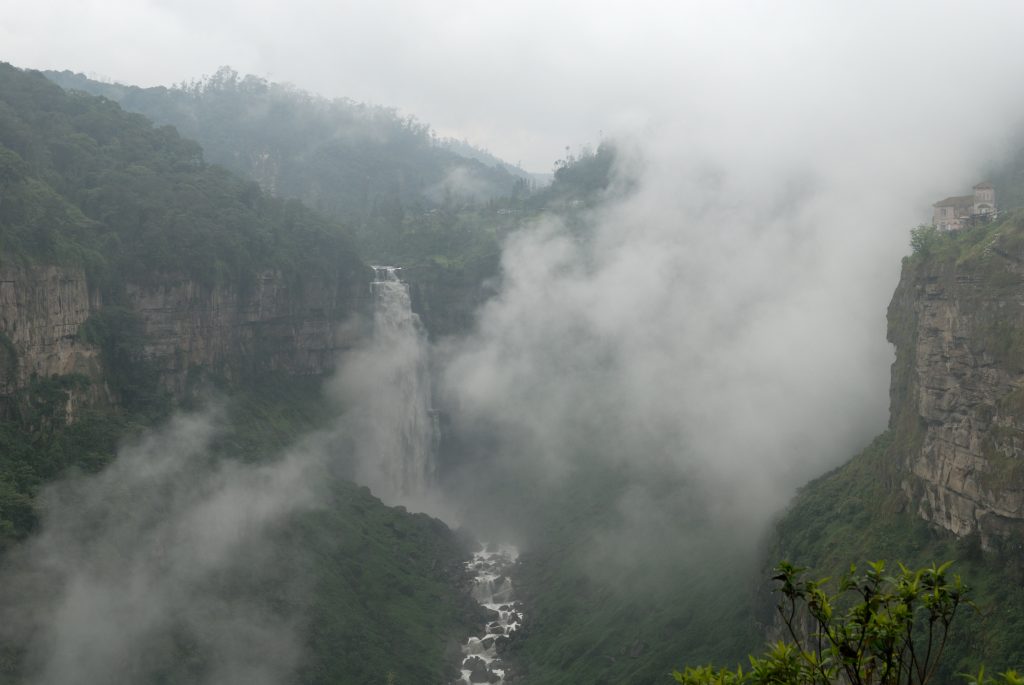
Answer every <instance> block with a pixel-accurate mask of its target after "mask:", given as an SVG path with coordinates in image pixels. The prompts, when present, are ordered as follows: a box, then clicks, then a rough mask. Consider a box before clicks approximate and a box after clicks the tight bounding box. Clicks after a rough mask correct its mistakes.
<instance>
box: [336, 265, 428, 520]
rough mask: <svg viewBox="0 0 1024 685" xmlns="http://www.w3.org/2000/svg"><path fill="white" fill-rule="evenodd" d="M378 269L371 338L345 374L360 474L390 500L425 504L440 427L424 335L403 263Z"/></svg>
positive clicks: (343, 383)
mask: <svg viewBox="0 0 1024 685" xmlns="http://www.w3.org/2000/svg"><path fill="white" fill-rule="evenodd" d="M373 272H374V279H373V282H371V283H370V294H371V296H372V298H373V338H372V341H371V343H370V345H368V346H367V347H366V348H365V349H363V350H360V351H359V352H358V353H356V354H354V355H351V356H350V357H349V358H348V359H346V361H345V364H344V368H343V371H342V374H341V390H342V394H343V397H344V398H345V400H346V401H347V403H349V405H350V410H351V411H350V415H349V424H348V426H349V431H350V438H351V439H352V442H353V444H354V450H355V456H356V465H357V467H356V468H357V473H356V480H358V481H359V482H360V483H363V484H365V485H368V486H369V487H370V489H371V490H372V491H373V492H374V494H375V495H377V496H378V497H380V498H381V499H382V500H384V501H385V502H387V503H388V504H403V505H406V506H411V507H414V508H419V509H422V508H423V506H424V505H423V501H424V498H425V497H426V495H427V490H428V488H429V486H430V485H431V480H432V476H433V470H434V452H435V449H436V434H437V429H436V425H435V422H436V418H435V416H434V413H433V411H432V410H431V390H430V370H429V368H428V347H427V340H426V336H425V334H424V331H423V326H422V324H421V323H420V319H419V317H418V316H417V315H416V314H415V313H414V312H413V311H412V306H411V301H410V298H409V286H408V285H407V284H406V283H404V282H403V281H402V280H401V279H400V278H399V276H398V272H399V269H398V268H397V267H393V266H375V267H373Z"/></svg>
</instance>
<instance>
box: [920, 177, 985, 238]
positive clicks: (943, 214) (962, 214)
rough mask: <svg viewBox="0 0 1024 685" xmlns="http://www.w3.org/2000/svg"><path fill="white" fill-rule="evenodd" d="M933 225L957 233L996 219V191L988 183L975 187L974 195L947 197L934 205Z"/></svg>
mask: <svg viewBox="0 0 1024 685" xmlns="http://www.w3.org/2000/svg"><path fill="white" fill-rule="evenodd" d="M932 207H933V208H934V210H933V212H932V225H933V226H935V227H936V228H938V229H941V230H943V231H957V230H960V229H961V228H964V227H965V226H970V225H972V224H974V223H976V222H978V221H979V220H980V221H988V220H989V219H992V218H995V216H996V214H997V211H996V191H995V189H994V188H993V187H992V184H991V183H989V182H988V181H982V182H981V183H979V184H978V185H976V186H974V195H956V196H953V197H947V198H946V199H945V200H940V201H939V202H936V203H935V204H933V205H932Z"/></svg>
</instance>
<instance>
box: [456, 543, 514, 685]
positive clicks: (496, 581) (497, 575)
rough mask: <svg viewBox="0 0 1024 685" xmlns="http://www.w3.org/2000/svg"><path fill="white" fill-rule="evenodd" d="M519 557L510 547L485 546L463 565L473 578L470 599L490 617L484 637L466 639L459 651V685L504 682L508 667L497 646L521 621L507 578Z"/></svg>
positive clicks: (510, 582) (509, 579)
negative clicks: (460, 674) (460, 662)
mask: <svg viewBox="0 0 1024 685" xmlns="http://www.w3.org/2000/svg"><path fill="white" fill-rule="evenodd" d="M518 555H519V552H518V550H516V548H515V547H512V546H510V545H497V546H496V545H484V546H483V548H482V549H480V551H478V552H475V553H474V554H473V558H472V559H471V560H470V561H467V562H466V567H467V568H468V569H469V570H470V571H471V572H472V573H473V577H474V585H473V599H475V600H476V601H478V602H480V604H481V605H482V606H484V607H486V608H487V609H488V610H490V612H491V616H492V618H491V619H490V620H489V621H488V623H487V626H486V628H485V632H484V634H483V635H481V636H479V637H471V638H469V640H467V641H466V644H465V646H463V648H462V653H463V654H465V655H466V657H465V659H464V660H463V662H462V680H461V681H460V683H461V684H465V683H504V682H505V673H506V671H507V668H506V667H505V665H504V664H503V663H502V661H501V659H500V658H499V656H498V652H499V644H500V642H501V641H502V640H507V639H508V637H509V636H510V635H512V633H514V632H515V631H516V630H518V629H519V627H520V626H521V625H522V622H523V612H522V604H521V603H519V602H517V601H516V600H515V597H514V594H513V588H512V579H511V578H509V576H508V573H509V571H510V569H511V567H512V565H513V564H514V563H515V560H516V557H517V556H518ZM481 662H482V663H481ZM474 666H475V668H474Z"/></svg>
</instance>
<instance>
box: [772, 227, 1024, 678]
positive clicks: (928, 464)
mask: <svg viewBox="0 0 1024 685" xmlns="http://www.w3.org/2000/svg"><path fill="white" fill-rule="evenodd" d="M918 230H919V231H920V232H919V233H918V238H919V240H918V241H917V243H918V247H919V249H918V250H917V252H916V253H915V254H914V255H913V256H911V257H909V258H907V259H905V260H904V264H903V273H902V277H901V279H900V284H899V286H898V287H897V289H896V292H895V295H894V297H893V300H892V304H891V305H890V307H889V315H888V317H889V339H890V341H891V342H893V343H894V344H895V345H896V361H895V363H894V364H893V368H892V384H891V391H890V394H891V400H892V402H891V414H890V425H889V430H888V431H887V432H886V433H885V434H884V435H882V436H881V437H879V438H878V439H877V440H876V441H875V442H874V443H873V444H872V445H871V446H870V447H868V448H867V449H866V450H865V451H864V452H863V453H862V454H860V455H858V456H856V457H855V458H854V459H853V460H852V461H851V462H849V463H848V464H846V465H845V466H843V467H841V468H840V469H837V470H836V471H835V472H833V473H830V474H827V475H825V476H823V477H821V478H819V479H817V480H815V481H813V482H811V483H809V484H808V485H806V486H805V487H804V488H803V489H802V490H801V492H800V494H799V495H798V496H797V497H796V499H795V501H794V503H793V504H792V506H791V507H790V509H789V510H788V511H787V512H786V513H785V515H784V516H783V517H782V518H781V520H780V521H779V523H778V526H777V533H778V537H777V539H776V541H775V543H774V546H773V548H772V549H771V551H770V552H769V557H768V558H769V560H770V561H771V562H774V561H777V560H779V559H789V560H792V561H794V562H795V563H798V564H801V565H806V566H810V567H812V568H813V569H814V570H815V571H816V572H819V573H821V574H822V575H832V576H835V575H837V574H839V573H841V572H842V571H843V570H844V569H846V568H848V567H849V565H850V564H851V563H863V562H864V561H865V560H872V559H880V558H884V559H889V560H891V561H896V560H900V561H903V562H904V563H906V564H908V565H911V566H913V565H921V564H927V563H931V562H933V561H943V560H947V559H953V560H956V562H957V570H958V572H960V573H961V574H962V575H963V576H964V578H965V579H966V581H967V582H968V584H970V585H973V586H974V587H975V588H976V599H977V601H978V605H979V609H980V612H979V613H976V614H974V613H972V614H970V615H968V616H965V617H964V619H963V621H962V623H961V624H960V625H959V627H958V629H957V632H956V635H955V639H954V641H953V642H952V643H951V646H950V655H949V658H948V659H947V660H946V665H945V668H946V672H945V674H944V677H945V678H947V679H952V678H953V674H955V673H957V672H967V671H970V670H971V669H972V668H975V669H976V667H977V666H978V665H979V664H980V663H987V664H988V665H989V667H990V668H998V669H1003V668H1007V667H1010V668H1020V666H1021V665H1022V664H1024V647H1022V643H1021V641H1020V639H1019V636H1020V635H1021V632H1022V630H1024V585H1022V581H1024V511H1022V510H1021V505H1020V499H1021V492H1022V488H1024V469H1022V468H1021V464H1022V458H1024V454H1022V453H1021V449H1022V445H1024V443H1022V442H1021V437H1022V433H1021V427H1022V426H1021V411H1022V409H1021V404H1020V400H1019V396H1020V392H1021V390H1020V388H1021V384H1022V382H1024V365H1022V362H1024V316H1022V311H1024V310H1022V309H1021V301H1022V299H1024V270H1022V268H1021V259H1022V257H1024V252H1022V249H1024V216H1022V215H1021V214H1020V213H1016V214H1012V215H1010V216H1008V217H1007V218H1005V219H1003V220H1001V221H999V222H997V223H995V224H991V225H986V226H981V227H976V228H973V229H968V230H965V231H963V232H961V233H960V234H956V235H954V234H941V233H937V232H934V231H933V230H931V229H918ZM764 618H765V620H766V621H769V622H770V621H771V614H770V613H767V614H765V616H764Z"/></svg>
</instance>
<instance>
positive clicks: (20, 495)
mask: <svg viewBox="0 0 1024 685" xmlns="http://www.w3.org/2000/svg"><path fill="white" fill-rule="evenodd" d="M0 250H2V252H0V409H2V411H0V560H2V561H4V562H5V563H4V564H0V566H5V567H6V564H7V563H8V562H9V563H15V561H16V560H17V559H18V558H19V557H20V555H21V554H22V552H23V550H28V549H32V544H33V541H35V540H38V539H39V538H40V536H41V535H44V534H52V533H53V529H52V527H51V528H50V529H49V530H47V529H44V530H42V531H40V530H39V522H40V520H41V518H42V519H44V520H45V515H46V513H47V511H48V510H52V508H53V507H52V506H50V507H47V508H46V509H45V510H44V509H42V508H41V507H40V504H39V500H38V497H39V496H40V494H41V493H44V492H46V489H47V487H50V486H53V484H54V483H70V485H67V486H66V487H69V488H75V487H79V486H78V485H76V484H78V483H83V484H86V485H87V484H88V483H89V482H91V480H90V479H93V478H99V477H101V476H102V475H103V474H104V473H106V472H107V469H108V467H109V465H110V464H111V462H112V461H113V460H114V459H115V457H116V455H117V454H118V453H119V451H122V450H123V445H125V444H126V441H128V442H131V441H133V440H135V441H137V440H138V438H139V436H141V435H148V431H149V430H150V429H151V428H152V427H153V426H159V425H162V424H163V423H164V421H165V420H166V418H167V417H168V415H169V414H170V413H171V412H172V411H173V410H175V409H177V408H181V407H187V408H193V409H196V410H202V408H203V407H205V406H207V399H206V398H207V397H208V396H209V395H210V394H216V395H217V396H219V398H220V399H219V400H218V401H217V402H216V404H221V405H223V407H224V409H223V411H224V415H225V418H224V420H223V421H224V426H223V428H222V430H221V432H220V433H219V434H218V435H217V437H216V439H215V440H213V441H212V442H211V443H210V445H209V446H208V450H206V451H204V452H203V453H201V454H200V455H198V458H199V459H200V462H201V463H203V464H217V463H223V464H226V465H228V466H226V468H228V469H231V468H236V469H242V468H244V467H245V465H246V464H253V463H256V464H274V463H276V462H277V460H279V459H280V458H281V454H282V452H283V451H284V450H285V449H286V448H287V447H288V446H289V445H291V444H293V443H294V442H295V440H296V439H297V438H298V436H301V435H304V434H307V433H309V432H310V431H314V430H318V429H324V428H331V429H332V430H336V428H333V427H332V419H334V418H335V412H336V411H338V410H339V407H337V406H335V405H332V404H331V403H330V402H328V401H325V399H324V397H323V395H322V392H321V387H320V386H321V383H322V380H323V378H324V375H325V374H326V373H328V372H329V371H330V370H331V369H332V368H333V366H334V364H335V361H336V358H337V355H338V353H339V352H342V351H344V350H346V349H348V348H349V347H351V346H352V345H354V344H357V343H361V342H363V341H364V336H365V333H366V327H365V318H366V317H365V316H363V314H365V313H366V311H367V308H368V305H369V300H368V287H367V284H368V283H369V280H370V277H371V273H372V272H371V271H370V270H369V269H368V267H366V266H365V265H364V264H363V263H362V261H361V260H360V259H359V257H358V255H357V254H356V252H355V249H354V248H353V246H352V240H351V238H350V237H349V236H348V235H347V233H346V232H345V231H344V230H343V229H342V228H341V227H339V226H338V225H337V224H336V223H334V222H332V221H329V220H326V219H324V218H322V217H320V216H319V215H317V214H315V213H314V212H312V211H311V210H308V209H306V208H305V207H303V206H302V205H301V204H300V203H298V202H295V201H283V200H278V199H274V198H271V197H270V196H268V195H267V194H265V193H263V192H262V191H261V190H260V189H259V187H258V186H257V185H256V184H255V183H252V182H249V181H245V180H243V179H240V178H238V177H236V176H234V175H233V174H231V173H230V172H227V171H226V170H224V169H222V168H219V167H214V166H210V165H207V164H206V163H205V162H204V161H203V158H202V154H201V151H200V148H199V146H198V145H197V144H196V143H193V142H191V141H188V140H185V139H182V138H181V137H179V136H178V135H177V133H176V132H175V131H174V130H173V129H170V128H168V127H164V128H158V127H155V126H154V125H153V124H151V123H150V122H149V121H147V120H146V119H144V118H143V117H141V116H139V115H133V114H127V113H125V112H124V111H122V110H121V109H120V108H119V107H118V106H117V105H116V104H114V103H112V102H110V101H108V100H104V99H102V98H96V97H92V96H87V95H84V94H80V93H78V94H68V93H65V92H64V91H62V90H61V89H60V88H58V87H57V86H55V85H53V84H52V83H50V82H48V81H47V80H46V79H44V78H43V77H42V76H41V75H40V74H38V73H33V72H23V71H20V70H18V69H15V68H13V67H11V66H9V65H0ZM360 318H362V319H363V320H364V323H363V324H359V323H358V321H359V320H360ZM347 321H355V322H356V323H355V324H354V325H348V326H345V325H341V324H343V323H344V322H347ZM213 388H216V391H215V393H211V389H213ZM340 409H343V407H342V408H340ZM324 449H326V448H324ZM342 467H343V465H341V466H339V467H338V468H339V470H341V471H344V468H342ZM86 485H83V486H82V487H86ZM115 485H116V484H115ZM323 485H324V488H325V489H326V490H328V491H329V495H325V497H324V502H323V504H322V506H319V507H317V508H314V509H311V510H306V509H299V510H296V511H295V512H294V513H293V514H292V515H290V516H289V517H287V518H285V519H282V520H281V521H278V522H277V524H276V525H275V527H274V528H273V530H272V531H271V533H272V535H270V537H269V538H267V540H266V541H267V544H266V545H261V547H260V549H259V550H253V554H252V555H247V556H242V557H240V558H238V559H234V560H232V563H231V564H229V565H228V566H226V567H224V568H223V569H220V570H219V571H218V573H217V574H215V575H214V576H211V577H210V578H208V579H206V580H204V583H205V584H204V586H203V587H204V592H209V593H211V594H210V596H211V597H212V600H211V602H212V605H214V606H221V605H222V604H223V605H224V606H228V605H231V604H232V603H233V602H236V603H239V604H240V605H241V606H244V607H252V609H253V611H255V612H256V615H258V616H264V617H265V616H276V615H282V616H286V617H288V618H290V619H295V621H296V624H295V625H289V626H287V627H289V628H295V627H296V626H298V628H299V630H298V636H299V637H298V647H299V651H300V653H301V656H300V658H299V660H298V661H297V663H296V666H295V669H294V673H293V675H294V677H295V679H296V681H297V682H352V683H380V682H386V681H387V679H388V678H389V677H392V678H394V679H395V680H396V682H444V681H446V680H447V678H448V677H449V675H450V674H451V673H453V671H452V669H453V668H454V667H455V664H456V663H457V658H458V654H457V649H454V647H453V645H454V644H456V643H457V641H458V640H459V639H461V638H462V637H464V636H465V635H466V634H468V633H469V631H470V628H471V624H472V627H475V624H476V622H477V621H479V619H480V617H479V616H478V615H477V607H476V605H475V603H474V602H473V601H472V600H471V598H470V597H469V595H468V593H467V592H466V587H465V583H466V578H465V576H464V573H463V569H462V562H463V561H464V559H465V557H466V556H468V551H467V550H466V548H465V547H464V545H463V543H462V542H461V541H460V540H459V539H458V538H457V537H456V536H455V534H454V533H453V532H452V531H450V530H449V529H448V528H447V527H446V526H444V524H442V523H441V522H439V521H436V520H433V519H429V518H428V517H425V516H422V515H416V516H413V515H410V514H408V513H407V512H405V511H404V510H402V509H396V508H389V507H386V506H384V505H383V504H382V503H381V502H380V501H379V500H377V499H376V498H374V497H372V496H371V495H370V494H369V493H368V492H367V491H366V490H365V489H360V488H356V487H355V486H353V485H351V484H349V483H346V482H344V481H341V480H337V481H334V480H331V481H327V482H324V483H323ZM61 487H65V486H64V485H62V486H61ZM115 489H116V488H115ZM72 491H73V490H72ZM56 501H59V502H60V503H61V504H62V506H65V507H73V506H74V499H73V498H72V499H67V498H58V500H56ZM126 501H127V502H128V503H129V504H130V503H131V502H132V501H135V500H132V498H130V497H129V498H127V499H126ZM137 501H138V504H139V506H143V507H144V506H145V505H146V504H147V503H148V501H149V500H148V498H145V497H142V498H139V499H138V500H137ZM100 502H101V503H102V500H101V501H100ZM65 511H68V512H70V513H69V514H68V517H69V518H70V519H71V520H72V521H73V522H76V524H77V525H80V526H82V535H83V536H84V537H76V538H72V541H73V542H74V544H75V545H77V546H79V547H83V548H84V547H88V545H86V543H87V542H88V539H91V538H90V537H89V536H94V535H95V536H96V539H97V540H99V541H100V542H104V541H106V540H107V538H105V537H103V536H102V534H101V533H102V531H101V530H100V529H99V528H98V527H92V526H91V524H89V525H87V522H88V521H89V520H91V519H89V518H87V517H81V518H80V519H79V518H77V517H76V516H75V514H76V511H77V510H74V509H65ZM96 514H97V516H100V520H107V521H108V522H110V520H111V519H113V521H112V523H113V524H114V525H115V527H116V525H117V524H118V523H119V522H123V521H131V520H134V518H135V517H134V516H133V514H132V513H131V512H128V513H124V512H121V513H119V510H118V509H116V507H114V505H113V504H111V506H110V507H106V506H105V505H104V506H100V507H99V509H98V511H97V512H96ZM150 514H153V512H150ZM157 514H159V512H157ZM104 517H105V518H104ZM154 518H155V520H159V518H160V517H159V515H157V516H155V517H154ZM118 542H119V544H125V541H124V540H119V541H118ZM128 542H130V540H129V541H128ZM135 547H137V546H133V545H131V544H125V546H124V547H123V548H122V549H121V550H120V551H115V550H117V549H118V548H117V547H116V546H112V547H110V548H109V552H110V555H111V559H114V560H115V561H116V560H117V559H119V558H120V557H118V555H119V554H128V553H131V550H132V549H134V548H135ZM100 548H101V551H100V552H99V553H98V554H99V555H100V557H101V558H102V556H103V553H102V549H107V548H106V547H103V545H100ZM68 551H69V552H70V550H68ZM160 553H161V554H165V553H166V552H165V551H161V552H160ZM120 565H121V564H118V563H115V564H112V567H114V568H117V567H119V566H120ZM299 579H302V583H300V585H301V587H298V589H296V586H295V582H297V581H298V580H299ZM9 589H10V588H9V587H7V588H4V592H8V591H9ZM49 594H52V595H57V594H59V587H58V586H56V585H54V586H53V587H51V588H49ZM127 596H128V595H126V599H125V601H128V599H127ZM9 610H11V605H9V604H7V603H6V602H0V682H23V679H24V678H25V677H26V674H27V673H30V672H32V669H33V668H35V667H36V666H38V664H37V663H36V662H34V661H33V659H34V658H35V656H34V655H35V651H34V648H30V645H29V642H30V641H31V638H32V635H31V634H28V633H20V634H18V633H15V634H12V626H16V625H18V623H17V622H16V621H15V620H14V617H13V616H11V615H9V614H8V611H9ZM172 619H174V616H173V615H172V616H170V618H169V619H168V620H169V621H172ZM172 622H173V621H172ZM283 627H284V626H283ZM237 629H238V630H239V631H244V629H245V625H244V622H243V623H241V624H239V625H238V626H237ZM210 637H211V636H209V635H206V636H204V634H203V632H202V631H201V630H200V631H198V632H196V631H191V632H190V631H189V630H186V629H184V628H180V629H179V628H174V629H173V630H169V631H161V632H158V633H154V634H153V635H152V636H148V637H146V639H147V640H151V643H149V644H151V645H152V646H153V650H152V651H148V650H143V651H141V652H138V657H139V659H141V660H136V661H132V662H131V663H127V662H126V663H123V664H121V665H120V666H118V668H123V669H129V670H131V671H132V672H134V673H135V674H136V675H137V676H138V677H132V678H131V680H132V681H133V682H197V681H202V680H203V679H206V678H210V677H214V676H211V673H212V671H211V670H210V669H211V668H212V664H215V663H216V662H217V654H215V653H214V652H215V649H214V647H212V646H211V645H213V644H216V643H215V642H213V641H207V638H210ZM218 639H219V638H218ZM389 674H390V676H389Z"/></svg>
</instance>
